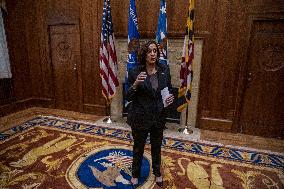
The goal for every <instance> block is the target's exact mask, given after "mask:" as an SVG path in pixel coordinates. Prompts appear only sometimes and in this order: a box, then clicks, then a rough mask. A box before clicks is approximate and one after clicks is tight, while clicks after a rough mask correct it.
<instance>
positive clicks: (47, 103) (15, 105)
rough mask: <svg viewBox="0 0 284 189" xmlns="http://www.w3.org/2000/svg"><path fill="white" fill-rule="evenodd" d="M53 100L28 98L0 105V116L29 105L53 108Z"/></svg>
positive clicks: (29, 106)
mask: <svg viewBox="0 0 284 189" xmlns="http://www.w3.org/2000/svg"><path fill="white" fill-rule="evenodd" d="M54 106H55V105H54V100H53V99H47V98H28V99H24V100H18V101H16V102H12V103H10V104H6V105H3V106H0V117H2V116H5V115H8V114H11V113H15V112H18V111H21V110H24V109H27V108H31V107H44V108H54Z"/></svg>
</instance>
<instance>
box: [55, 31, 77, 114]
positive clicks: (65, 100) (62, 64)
mask: <svg viewBox="0 0 284 189" xmlns="http://www.w3.org/2000/svg"><path fill="white" fill-rule="evenodd" d="M49 31H50V33H49V34H50V52H51V61H52V65H53V76H54V89H55V90H54V91H55V95H54V96H55V103H56V108H59V109H65V110H73V111H78V110H80V104H81V103H80V102H81V99H80V96H79V94H80V90H82V89H81V88H80V86H81V85H80V83H79V79H78V72H80V70H78V68H79V67H80V64H81V52H80V31H79V27H78V26H77V25H58V26H50V27H49Z"/></svg>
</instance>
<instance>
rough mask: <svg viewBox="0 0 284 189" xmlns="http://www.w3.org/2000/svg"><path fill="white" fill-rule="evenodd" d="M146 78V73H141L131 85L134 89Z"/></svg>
mask: <svg viewBox="0 0 284 189" xmlns="http://www.w3.org/2000/svg"><path fill="white" fill-rule="evenodd" d="M146 77H147V74H146V72H141V73H140V74H139V75H138V76H137V78H136V80H135V82H134V83H133V87H135V88H136V87H137V86H138V85H139V84H140V83H142V82H144V80H145V79H146Z"/></svg>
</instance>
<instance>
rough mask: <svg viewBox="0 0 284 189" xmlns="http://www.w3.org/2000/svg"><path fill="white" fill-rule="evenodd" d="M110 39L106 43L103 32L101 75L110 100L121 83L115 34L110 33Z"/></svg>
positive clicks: (104, 89) (104, 91) (104, 93)
mask: <svg viewBox="0 0 284 189" xmlns="http://www.w3.org/2000/svg"><path fill="white" fill-rule="evenodd" d="M108 41H109V43H104V41H103V34H101V47H100V75H101V78H102V87H103V89H102V93H103V95H104V97H105V98H106V99H107V100H108V101H110V100H111V98H112V97H113V96H114V94H115V93H116V87H117V86H118V85H119V83H118V65H117V57H116V50H115V45H114V36H113V35H110V36H109V40H108Z"/></svg>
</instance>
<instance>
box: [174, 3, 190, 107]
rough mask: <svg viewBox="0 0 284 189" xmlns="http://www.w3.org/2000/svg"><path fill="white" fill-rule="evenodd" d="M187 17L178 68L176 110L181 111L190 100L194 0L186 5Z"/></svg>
mask: <svg viewBox="0 0 284 189" xmlns="http://www.w3.org/2000/svg"><path fill="white" fill-rule="evenodd" d="M188 8H189V9H188V18H187V28H186V35H185V38H184V45H183V52H182V63H181V68H180V82H181V86H180V87H179V95H178V96H179V98H178V101H180V102H179V104H180V106H179V107H178V108H177V111H179V112H181V111H182V110H183V109H184V108H185V107H187V104H188V103H189V101H190V98H191V88H192V80H193V70H192V64H193V58H194V35H193V34H194V33H193V31H194V27H193V24H194V0H189V7H188Z"/></svg>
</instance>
